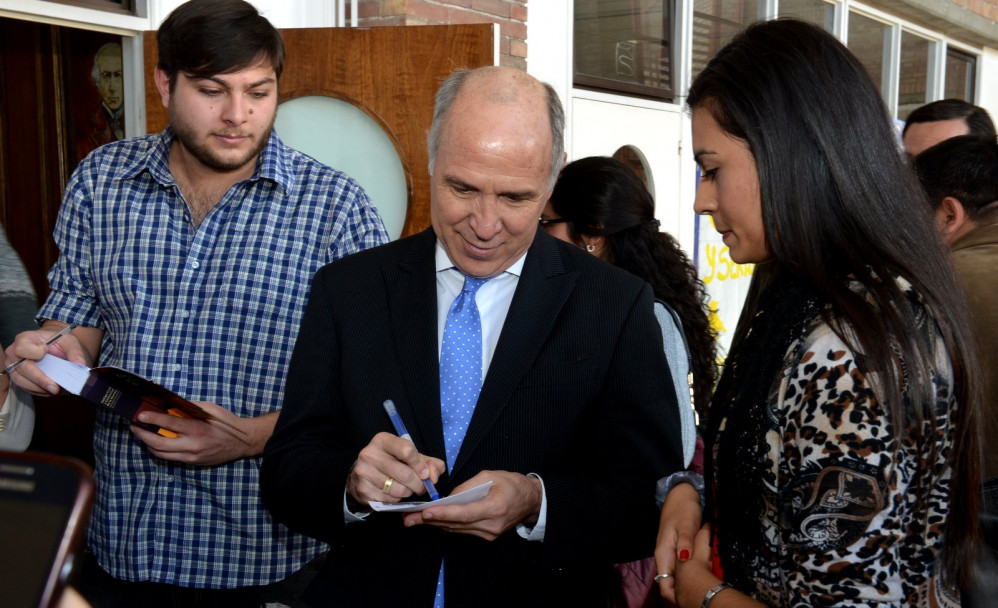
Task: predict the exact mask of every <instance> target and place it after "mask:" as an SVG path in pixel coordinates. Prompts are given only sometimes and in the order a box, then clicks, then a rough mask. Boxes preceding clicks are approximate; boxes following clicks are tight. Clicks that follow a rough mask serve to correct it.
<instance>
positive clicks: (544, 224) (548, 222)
mask: <svg viewBox="0 0 998 608" xmlns="http://www.w3.org/2000/svg"><path fill="white" fill-rule="evenodd" d="M567 221H568V218H567V217H555V218H551V219H549V220H548V219H544V218H543V217H542V218H541V219H539V220H537V223H539V224H540V225H541V228H547V227H548V226H550V225H551V224H560V223H562V222H567Z"/></svg>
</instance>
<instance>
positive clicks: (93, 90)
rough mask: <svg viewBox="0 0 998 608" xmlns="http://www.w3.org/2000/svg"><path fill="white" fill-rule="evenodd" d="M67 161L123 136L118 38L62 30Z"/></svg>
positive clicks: (121, 83)
mask: <svg viewBox="0 0 998 608" xmlns="http://www.w3.org/2000/svg"><path fill="white" fill-rule="evenodd" d="M62 51H63V58H64V61H63V66H64V74H65V92H66V99H65V109H66V125H67V141H66V147H67V152H68V153H67V158H68V160H69V162H70V164H71V167H70V168H71V169H72V168H73V167H75V166H76V163H78V162H79V161H80V160H82V159H83V157H85V156H86V155H87V154H89V153H90V152H91V151H92V150H93V149H95V148H97V147H99V146H102V145H104V144H106V143H108V142H112V141H115V140H118V139H123V138H124V137H125V87H124V79H125V75H124V69H123V62H122V52H121V36H115V35H113V34H103V33H100V32H89V31H83V30H75V29H69V28H66V29H65V30H64V32H63V35H62Z"/></svg>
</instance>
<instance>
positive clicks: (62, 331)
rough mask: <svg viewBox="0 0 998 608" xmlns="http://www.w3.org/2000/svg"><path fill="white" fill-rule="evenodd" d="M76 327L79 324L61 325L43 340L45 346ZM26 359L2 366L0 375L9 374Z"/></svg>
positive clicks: (53, 342)
mask: <svg viewBox="0 0 998 608" xmlns="http://www.w3.org/2000/svg"><path fill="white" fill-rule="evenodd" d="M77 327H79V325H75V324H74V325H67V326H66V327H63V328H62V329H60V330H59V332H58V333H57V334H56V335H54V336H52V337H51V338H49V339H48V340H46V341H45V346H50V345H52V344H55V341H56V340H58V339H59V338H61V337H63V336H65V335H66V334H68V333H69V332H71V331H73V330H74V329H76V328H77ZM27 360H28V359H27V357H25V358H24V359H18V360H17V361H14V362H13V363H11V364H10V365H8V366H7V367H5V368H3V371H2V372H0V376H4V375H7V374H9V373H10V372H12V371H14V370H15V369H17V368H18V367H19V366H20V365H21V364H22V363H24V362H25V361H27Z"/></svg>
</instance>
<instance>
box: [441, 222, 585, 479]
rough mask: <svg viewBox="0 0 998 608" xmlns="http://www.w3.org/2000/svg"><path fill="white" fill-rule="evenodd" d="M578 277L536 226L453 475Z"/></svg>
mask: <svg viewBox="0 0 998 608" xmlns="http://www.w3.org/2000/svg"><path fill="white" fill-rule="evenodd" d="M577 279H578V271H570V272H566V271H565V268H564V266H563V264H562V259H561V254H560V252H559V251H558V248H557V241H556V240H555V239H554V237H552V236H550V235H548V234H547V233H546V232H545V231H543V230H538V234H537V236H536V237H535V238H534V242H533V244H532V245H531V247H530V250H529V251H528V253H527V259H526V261H525V262H524V265H523V273H522V274H521V275H520V279H519V281H518V282H517V286H516V291H515V292H514V294H513V301H512V302H511V303H510V307H509V312H508V313H507V314H506V321H505V322H504V323H503V328H502V333H501V334H500V335H499V342H498V344H497V345H496V351H495V353H494V355H493V357H492V363H491V364H490V365H489V371H488V374H487V375H486V377H485V381H484V383H483V384H482V392H481V394H479V396H478V404H477V405H476V406H475V413H474V414H473V416H472V418H471V424H470V425H469V426H468V433H467V434H466V435H465V438H464V442H463V443H462V444H461V451H460V452H459V453H458V456H457V460H456V461H455V462H454V470H453V471H452V472H451V475H452V476H453V475H454V473H455V472H456V471H457V470H458V469H460V468H461V465H462V464H463V463H464V462H466V461H467V460H468V458H469V455H470V454H471V452H473V451H474V450H475V447H476V446H477V445H478V443H479V442H480V441H481V440H482V438H483V437H485V435H486V434H487V433H488V431H489V429H490V428H491V427H492V425H493V424H494V423H495V421H496V419H497V418H498V416H499V414H500V413H502V410H503V408H504V407H505V406H506V403H507V402H508V401H509V397H510V394H511V393H512V392H513V390H514V389H515V388H516V387H517V386H519V384H520V381H521V379H522V378H523V375H524V374H525V373H526V372H527V370H529V369H530V367H531V366H532V365H533V363H534V359H535V358H536V357H537V354H538V352H539V351H540V349H541V347H542V346H543V345H544V343H545V342H546V341H547V338H548V334H550V332H551V329H552V327H553V326H554V323H555V321H556V320H557V318H558V315H559V313H560V312H561V309H562V307H563V306H564V305H565V302H566V301H567V300H568V297H569V295H570V294H571V293H572V290H573V289H574V287H575V283H576V280H577ZM438 393H439V388H438ZM438 419H439V415H438Z"/></svg>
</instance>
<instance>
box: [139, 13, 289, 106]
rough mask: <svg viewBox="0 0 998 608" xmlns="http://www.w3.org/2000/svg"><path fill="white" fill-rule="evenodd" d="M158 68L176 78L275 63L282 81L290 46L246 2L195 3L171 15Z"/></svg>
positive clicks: (161, 37)
mask: <svg viewBox="0 0 998 608" xmlns="http://www.w3.org/2000/svg"><path fill="white" fill-rule="evenodd" d="M156 43H157V45H158V46H159V63H158V67H159V68H160V69H161V70H163V71H164V72H166V74H167V76H169V77H170V90H171V91H172V90H173V87H174V84H175V83H176V76H177V73H178V72H183V73H184V74H185V75H187V76H189V77H191V78H207V77H209V76H214V75H216V74H229V73H232V72H235V71H238V70H241V69H243V68H247V67H251V66H253V65H255V64H257V63H258V62H259V61H260V60H266V61H269V62H270V64H271V66H272V67H273V68H274V73H275V74H276V75H277V78H278V79H280V77H281V72H282V71H283V70H284V41H283V40H282V39H281V34H280V33H279V32H278V31H277V29H275V28H274V26H273V25H271V23H270V22H269V21H267V19H266V18H265V17H264V16H263V15H261V14H260V12H259V11H257V9H256V8H254V7H253V5H252V4H249V3H248V2H244V1H243V0H190V1H189V2H185V3H184V4H182V5H180V7H178V8H177V9H176V10H175V11H173V12H172V13H170V16H169V17H167V19H166V21H164V22H163V25H161V26H160V28H159V30H158V31H157V33H156Z"/></svg>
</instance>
